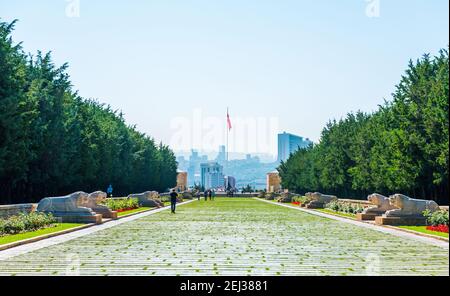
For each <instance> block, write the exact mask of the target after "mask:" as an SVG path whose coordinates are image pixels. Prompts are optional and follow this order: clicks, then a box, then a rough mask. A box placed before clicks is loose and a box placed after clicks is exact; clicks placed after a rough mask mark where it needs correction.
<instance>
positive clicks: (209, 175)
mask: <svg viewBox="0 0 450 296" xmlns="http://www.w3.org/2000/svg"><path fill="white" fill-rule="evenodd" d="M200 171H201V173H200V176H201V177H200V178H201V184H202V186H203V187H204V188H205V189H212V188H214V189H217V188H221V187H223V186H224V176H223V166H221V165H220V164H219V163H217V162H214V161H211V162H206V163H202V164H200Z"/></svg>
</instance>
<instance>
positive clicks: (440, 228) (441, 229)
mask: <svg viewBox="0 0 450 296" xmlns="http://www.w3.org/2000/svg"><path fill="white" fill-rule="evenodd" d="M427 230H430V231H437V232H445V233H448V225H446V224H441V225H437V226H427Z"/></svg>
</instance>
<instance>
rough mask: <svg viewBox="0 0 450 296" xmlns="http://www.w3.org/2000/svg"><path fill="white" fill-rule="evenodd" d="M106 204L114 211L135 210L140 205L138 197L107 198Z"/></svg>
mask: <svg viewBox="0 0 450 296" xmlns="http://www.w3.org/2000/svg"><path fill="white" fill-rule="evenodd" d="M104 204H105V205H106V206H107V207H108V208H110V209H111V210H112V211H125V210H134V209H137V208H139V207H140V204H139V201H138V199H137V198H122V199H107V200H106V202H105V203H104Z"/></svg>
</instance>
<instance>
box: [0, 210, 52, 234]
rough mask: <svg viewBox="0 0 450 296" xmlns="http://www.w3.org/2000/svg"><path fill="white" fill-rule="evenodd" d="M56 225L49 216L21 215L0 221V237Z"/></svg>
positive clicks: (34, 213)
mask: <svg viewBox="0 0 450 296" xmlns="http://www.w3.org/2000/svg"><path fill="white" fill-rule="evenodd" d="M55 223H56V219H55V218H54V217H53V215H51V214H44V213H37V212H32V213H28V214H25V213H21V214H19V215H17V216H12V217H9V218H7V219H0V236H4V235H8V234H18V233H22V232H29V231H36V230H39V229H42V228H46V227H50V226H52V225H53V224H55Z"/></svg>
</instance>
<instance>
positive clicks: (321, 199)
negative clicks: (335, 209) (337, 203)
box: [305, 192, 337, 204]
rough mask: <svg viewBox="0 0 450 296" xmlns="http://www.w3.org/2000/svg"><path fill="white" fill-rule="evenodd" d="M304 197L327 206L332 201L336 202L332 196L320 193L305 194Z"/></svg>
mask: <svg viewBox="0 0 450 296" xmlns="http://www.w3.org/2000/svg"><path fill="white" fill-rule="evenodd" d="M305 196H306V197H309V198H311V199H312V201H314V202H317V203H321V204H327V203H329V202H331V201H333V200H337V197H336V196H334V195H326V194H322V193H320V192H314V193H309V192H308V193H306V194H305Z"/></svg>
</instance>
